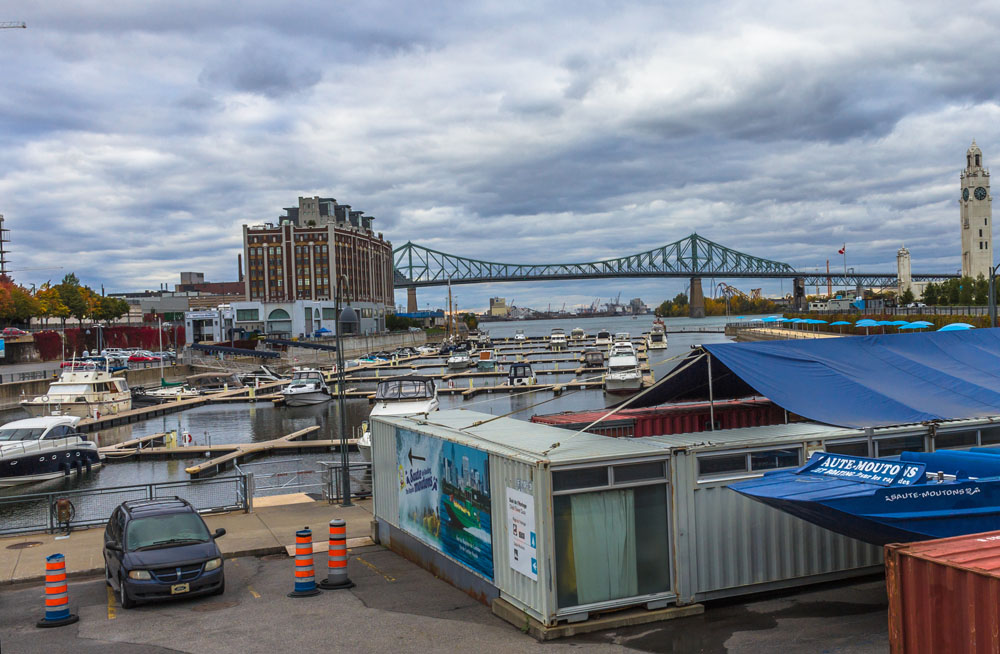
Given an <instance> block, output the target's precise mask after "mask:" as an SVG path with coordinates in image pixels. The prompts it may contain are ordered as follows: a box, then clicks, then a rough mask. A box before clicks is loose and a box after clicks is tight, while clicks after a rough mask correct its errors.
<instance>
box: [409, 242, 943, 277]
mask: <svg viewBox="0 0 1000 654" xmlns="http://www.w3.org/2000/svg"><path fill="white" fill-rule="evenodd" d="M393 264H394V267H395V286H396V288H407V289H416V288H420V287H427V286H446V285H448V284H449V283H450V284H483V283H490V282H538V281H553V280H569V279H609V278H625V277H678V278H690V279H695V278H698V279H700V278H702V277H718V278H747V279H795V280H801V281H799V282H798V283H799V284H801V285H804V286H816V285H821V286H825V285H826V284H827V283H828V282H829V283H832V284H834V285H836V286H861V287H863V288H888V287H892V286H896V274H895V273H878V272H854V271H853V270H848V272H847V273H846V274H845V273H843V272H831V273H830V274H829V275H828V274H826V273H817V272H804V271H797V270H795V269H794V268H792V267H791V266H790V265H788V264H787V263H782V262H780V261H771V260H770V259H762V258H760V257H755V256H751V255H749V254H745V253H743V252H738V251H736V250H733V249H731V248H727V247H725V246H724V245H719V244H718V243H715V242H713V241H710V240H708V239H707V238H705V237H703V236H698V235H697V234H691V235H690V236H688V237H687V238H683V239H681V240H679V241H675V242H673V243H669V244H667V245H664V246H661V247H658V248H654V249H652V250H647V251H645V252H639V253H637V254H630V255H628V256H624V257H619V258H617V259H606V260H603V261H590V262H585V263H545V264H522V263H497V262H493V261H482V260H480V259H472V258H469V257H462V256H458V255H455V254H448V253H447V252H440V251H438V250H432V249H431V248H426V247H423V246H421V245H417V244H415V243H411V242H407V243H406V244H405V245H401V246H400V247H398V248H396V249H395V250H394V251H393ZM957 276H958V275H956V274H940V275H933V274H932V275H926V274H916V275H913V276H912V279H913V281H942V280H945V279H949V278H952V277H957Z"/></svg>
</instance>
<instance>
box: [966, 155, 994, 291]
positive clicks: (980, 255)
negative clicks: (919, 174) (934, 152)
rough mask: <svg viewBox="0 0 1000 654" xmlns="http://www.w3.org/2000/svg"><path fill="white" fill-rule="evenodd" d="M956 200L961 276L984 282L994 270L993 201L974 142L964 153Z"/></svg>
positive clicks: (988, 176)
mask: <svg viewBox="0 0 1000 654" xmlns="http://www.w3.org/2000/svg"><path fill="white" fill-rule="evenodd" d="M960 180H961V186H962V195H961V197H960V198H959V200H958V203H959V206H960V207H961V211H960V212H959V216H960V220H961V226H962V275H963V276H968V277H972V278H973V279H975V278H976V277H979V276H980V275H982V276H983V278H984V279H985V278H987V277H988V276H989V274H990V268H992V267H993V236H992V233H993V232H992V230H993V225H992V224H991V223H992V222H993V197H992V196H991V195H990V171H989V170H987V169H985V168H983V152H982V150H980V149H979V146H978V145H976V141H975V139H973V141H972V145H971V146H970V147H969V150H968V152H966V153H965V170H963V171H962V174H961V175H960Z"/></svg>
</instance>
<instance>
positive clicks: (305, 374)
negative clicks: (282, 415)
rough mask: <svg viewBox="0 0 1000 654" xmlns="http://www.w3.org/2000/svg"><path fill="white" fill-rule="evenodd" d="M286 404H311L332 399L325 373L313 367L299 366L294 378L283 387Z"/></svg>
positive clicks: (282, 393)
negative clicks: (324, 376)
mask: <svg viewBox="0 0 1000 654" xmlns="http://www.w3.org/2000/svg"><path fill="white" fill-rule="evenodd" d="M281 396H282V397H284V398H285V406H310V405H313V404H322V403H323V402H329V401H330V400H331V399H332V397H333V396H332V395H330V388H329V387H328V386H327V385H326V379H324V378H323V373H321V372H320V371H319V370H314V369H312V368H298V369H296V370H295V371H294V372H293V373H292V380H291V381H290V382H288V385H287V386H285V387H284V388H282V389H281Z"/></svg>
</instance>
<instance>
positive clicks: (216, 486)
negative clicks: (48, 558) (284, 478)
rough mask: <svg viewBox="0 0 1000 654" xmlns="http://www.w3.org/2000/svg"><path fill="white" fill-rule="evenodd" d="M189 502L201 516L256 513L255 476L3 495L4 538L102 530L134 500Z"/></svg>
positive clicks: (0, 528)
mask: <svg viewBox="0 0 1000 654" xmlns="http://www.w3.org/2000/svg"><path fill="white" fill-rule="evenodd" d="M175 496H176V497H180V498H182V499H184V500H187V501H188V502H190V503H191V505H192V506H194V508H195V509H197V510H198V511H199V512H200V513H216V512H221V511H245V512H250V511H252V510H253V475H252V474H244V475H238V476H224V477H210V478H207V479H195V480H181V481H167V482H160V483H154V484H135V485H130V486H114V487H109V488H93V489H82V490H64V491H54V492H49V493H32V494H27V495H6V496H0V534H18V533H25V532H35V531H50V532H55V531H59V530H62V529H65V528H66V527H67V526H68V527H71V528H75V527H86V526H95V525H102V524H104V523H106V522H107V521H108V517H109V516H110V515H111V512H112V511H113V510H114V509H115V507H117V506H118V505H119V504H121V503H122V502H125V501H128V500H152V499H158V498H164V497H175Z"/></svg>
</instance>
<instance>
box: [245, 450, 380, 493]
mask: <svg viewBox="0 0 1000 654" xmlns="http://www.w3.org/2000/svg"><path fill="white" fill-rule="evenodd" d="M348 468H349V470H348V474H350V476H351V480H352V484H351V485H352V495H353V496H354V497H368V496H370V495H371V490H370V488H371V464H370V463H368V462H364V461H359V462H352V463H351V464H350V465H349V466H348ZM236 470H237V472H238V473H239V474H247V473H249V472H251V471H252V476H253V482H254V483H253V493H254V496H256V497H266V496H269V495H281V494H285V493H309V492H312V493H315V494H317V495H319V494H321V495H322V496H323V499H325V500H326V501H327V502H330V503H333V502H339V501H340V499H341V490H340V489H341V483H340V479H341V469H340V462H339V461H315V460H311V459H299V458H296V459H275V460H271V461H261V462H257V463H241V464H238V465H236Z"/></svg>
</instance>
